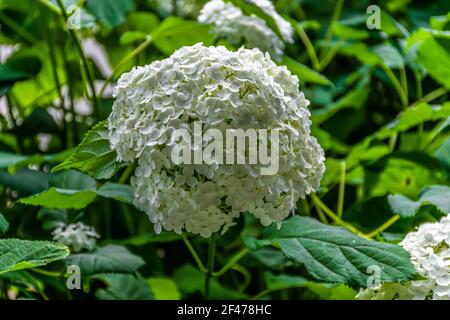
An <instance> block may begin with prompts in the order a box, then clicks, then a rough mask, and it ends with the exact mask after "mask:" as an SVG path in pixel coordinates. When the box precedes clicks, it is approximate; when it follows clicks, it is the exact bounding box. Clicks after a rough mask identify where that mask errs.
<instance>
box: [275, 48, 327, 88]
mask: <svg viewBox="0 0 450 320" xmlns="http://www.w3.org/2000/svg"><path fill="white" fill-rule="evenodd" d="M282 64H284V65H286V67H287V68H288V69H289V71H291V72H292V73H293V74H294V75H296V76H297V77H298V78H299V80H300V82H310V83H317V84H321V85H324V86H328V85H330V84H332V83H331V81H330V80H328V79H327V78H326V77H325V76H323V75H321V74H320V73H318V72H317V71H315V70H313V69H311V68H310V67H308V66H305V65H304V64H301V63H300V62H297V61H295V60H294V59H292V58H289V57H288V56H286V55H285V56H283V59H282Z"/></svg>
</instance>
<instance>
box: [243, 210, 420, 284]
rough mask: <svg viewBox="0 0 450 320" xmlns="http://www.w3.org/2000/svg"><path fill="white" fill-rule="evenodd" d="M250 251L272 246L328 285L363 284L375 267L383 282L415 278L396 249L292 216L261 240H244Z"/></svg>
mask: <svg viewBox="0 0 450 320" xmlns="http://www.w3.org/2000/svg"><path fill="white" fill-rule="evenodd" d="M246 244H247V245H248V247H249V248H250V249H252V250H256V249H259V248H261V247H264V246H267V245H272V246H274V247H277V248H280V249H281V251H282V252H283V253H284V254H285V255H286V256H287V257H288V258H290V259H292V260H293V261H295V262H297V263H300V264H302V265H304V266H305V268H306V269H307V271H308V272H309V274H310V275H311V276H313V277H314V278H316V279H317V280H320V281H324V282H329V283H345V284H348V285H350V286H355V287H365V286H366V285H367V279H368V277H369V274H367V268H368V267H369V266H371V265H377V266H379V267H380V268H381V269H382V271H381V279H382V280H383V281H391V282H392V281H405V280H409V279H412V278H415V277H416V271H415V269H414V266H413V265H412V263H411V261H410V259H409V254H408V253H407V252H406V251H405V250H404V249H403V248H402V247H400V246H398V245H393V244H387V243H381V242H376V241H369V240H366V239H363V238H361V237H358V236H356V235H354V234H352V233H350V232H349V231H348V230H346V229H344V228H340V227H334V226H329V225H325V224H322V223H320V222H318V221H316V220H314V219H311V218H307V217H299V216H294V217H292V218H290V219H288V220H286V221H284V222H283V223H282V226H281V228H280V229H279V230H278V229H277V227H276V226H271V227H268V228H267V229H266V232H265V237H264V240H256V239H247V240H246Z"/></svg>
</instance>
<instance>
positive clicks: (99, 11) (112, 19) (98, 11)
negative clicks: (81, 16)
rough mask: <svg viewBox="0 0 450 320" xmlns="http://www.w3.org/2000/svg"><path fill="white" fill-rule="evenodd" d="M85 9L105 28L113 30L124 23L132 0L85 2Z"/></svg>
mask: <svg viewBox="0 0 450 320" xmlns="http://www.w3.org/2000/svg"><path fill="white" fill-rule="evenodd" d="M86 6H87V9H88V10H89V11H90V12H91V13H92V14H93V15H94V16H95V17H96V18H97V19H98V20H99V21H101V22H102V23H103V24H104V25H105V26H107V27H109V28H114V27H117V26H119V25H121V24H122V23H123V22H125V17H126V15H127V13H128V12H130V11H131V10H132V9H133V0H87V3H86Z"/></svg>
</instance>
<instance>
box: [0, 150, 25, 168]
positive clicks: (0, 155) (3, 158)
mask: <svg viewBox="0 0 450 320" xmlns="http://www.w3.org/2000/svg"><path fill="white" fill-rule="evenodd" d="M26 159H27V157H26V156H22V155H18V154H15V153H9V152H1V151H0V168H7V167H9V166H12V165H15V164H16V163H18V162H21V161H25V160H26Z"/></svg>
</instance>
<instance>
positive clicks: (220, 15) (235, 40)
mask: <svg viewBox="0 0 450 320" xmlns="http://www.w3.org/2000/svg"><path fill="white" fill-rule="evenodd" d="M250 2H251V3H253V4H254V5H256V6H258V7H260V8H261V9H262V10H263V11H264V12H265V13H266V14H267V15H269V16H270V17H272V18H273V19H274V21H275V23H276V24H277V27H278V29H279V31H280V34H281V36H282V37H283V39H280V38H279V37H278V35H277V34H276V33H275V32H274V31H273V30H272V29H270V27H269V26H268V25H267V23H266V21H264V20H263V19H262V18H260V17H258V16H256V15H251V16H246V15H244V13H243V12H242V10H241V9H240V8H238V7H236V6H234V5H233V4H231V3H225V2H224V1H222V0H212V1H210V2H208V3H207V4H206V5H205V6H204V7H203V9H202V10H201V12H200V15H199V16H198V21H199V22H200V23H205V24H210V25H212V26H213V28H212V30H213V32H214V33H215V34H217V35H218V36H219V37H224V38H226V39H227V40H228V41H229V42H230V43H231V44H233V45H241V44H243V45H244V46H245V47H247V48H259V49H260V50H262V51H263V52H269V53H270V55H271V56H272V58H273V59H277V60H279V59H280V58H281V56H282V55H283V51H284V43H283V40H284V41H285V42H288V43H291V42H293V30H292V26H291V24H290V23H289V22H287V21H286V20H284V19H283V18H282V17H281V16H280V15H279V14H278V13H277V12H276V10H275V7H274V6H273V4H272V3H271V2H270V1H269V0H251V1H250Z"/></svg>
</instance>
